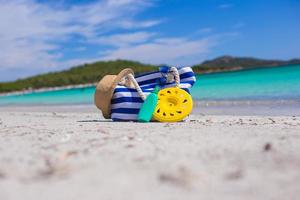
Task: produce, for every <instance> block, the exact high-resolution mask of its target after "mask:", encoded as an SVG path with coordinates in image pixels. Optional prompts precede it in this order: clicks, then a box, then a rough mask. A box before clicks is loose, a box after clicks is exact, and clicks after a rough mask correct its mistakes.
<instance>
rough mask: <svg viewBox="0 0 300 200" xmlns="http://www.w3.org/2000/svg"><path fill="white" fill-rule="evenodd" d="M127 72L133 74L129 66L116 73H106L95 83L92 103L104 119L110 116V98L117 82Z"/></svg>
mask: <svg viewBox="0 0 300 200" xmlns="http://www.w3.org/2000/svg"><path fill="white" fill-rule="evenodd" d="M128 74H132V75H134V72H133V70H132V69H130V68H126V69H123V70H122V71H121V72H120V73H119V74H118V75H106V76H104V77H103V78H102V79H101V80H100V81H99V83H98V84H97V87H96V91H95V95H94V103H95V105H96V107H97V108H98V109H99V110H101V112H102V115H103V117H104V118H105V119H110V118H111V99H112V96H113V94H114V90H115V88H116V87H117V85H118V83H120V81H121V80H122V79H123V78H124V77H126V76H127V75H128Z"/></svg>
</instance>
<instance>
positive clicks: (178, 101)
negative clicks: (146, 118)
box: [153, 87, 193, 122]
mask: <svg viewBox="0 0 300 200" xmlns="http://www.w3.org/2000/svg"><path fill="white" fill-rule="evenodd" d="M192 109H193V100H192V97H191V95H190V94H189V93H187V92H186V91H185V90H183V89H180V88H177V87H174V88H165V89H162V90H160V91H159V93H158V102H157V105H156V108H155V111H154V113H153V118H154V119H155V120H157V121H160V122H178V121H181V120H183V119H184V118H185V117H187V116H188V115H189V114H190V113H191V112H192Z"/></svg>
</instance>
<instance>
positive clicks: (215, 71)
mask: <svg viewBox="0 0 300 200" xmlns="http://www.w3.org/2000/svg"><path fill="white" fill-rule="evenodd" d="M293 65H299V64H288V65H284V66H282V65H273V66H261V67H260V66H256V67H250V68H243V67H240V66H236V67H232V68H230V69H226V70H206V71H198V72H195V76H198V75H209V74H217V73H227V72H228V73H230V72H241V71H249V70H257V69H268V68H277V67H285V66H293ZM96 85H97V83H86V84H75V85H66V86H57V87H45V88H39V89H24V90H22V91H13V92H4V93H0V97H1V96H13V95H22V94H30V93H35V92H36V93H39V92H48V91H58V90H64V89H76V88H85V87H91V86H96Z"/></svg>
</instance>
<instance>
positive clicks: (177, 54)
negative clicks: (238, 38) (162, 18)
mask: <svg viewBox="0 0 300 200" xmlns="http://www.w3.org/2000/svg"><path fill="white" fill-rule="evenodd" d="M216 42H217V41H216V40H215V39H214V38H205V39H198V40H191V39H187V38H160V39H156V40H154V41H153V42H148V43H143V44H139V45H134V46H127V47H122V48H119V49H116V50H112V51H110V52H107V55H105V56H103V57H102V59H105V60H113V59H117V58H122V59H132V60H139V61H142V62H145V63H151V64H172V65H190V64H195V63H199V62H200V61H201V60H202V59H204V58H205V56H206V55H207V53H209V50H210V49H211V48H212V47H213V46H214V45H216Z"/></svg>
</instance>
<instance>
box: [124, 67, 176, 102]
mask: <svg viewBox="0 0 300 200" xmlns="http://www.w3.org/2000/svg"><path fill="white" fill-rule="evenodd" d="M169 73H171V74H172V75H173V76H174V79H175V84H176V87H178V88H179V86H180V76H179V72H178V69H177V68H176V67H171V68H170V70H169ZM123 78H128V79H129V81H131V83H132V84H133V86H134V88H135V89H136V91H137V93H138V94H139V96H140V97H141V98H142V99H143V101H145V99H146V96H145V94H144V93H143V91H142V89H141V87H140V86H139V84H138V82H137V81H136V79H135V78H134V76H133V74H132V73H128V74H125V75H124V77H123ZM121 84H122V85H127V86H129V85H130V83H128V82H127V81H126V80H125V82H123V83H121Z"/></svg>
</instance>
